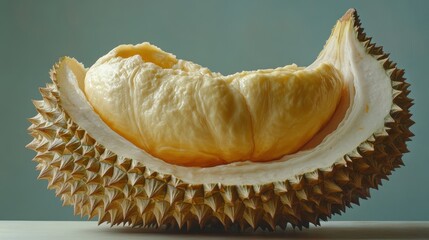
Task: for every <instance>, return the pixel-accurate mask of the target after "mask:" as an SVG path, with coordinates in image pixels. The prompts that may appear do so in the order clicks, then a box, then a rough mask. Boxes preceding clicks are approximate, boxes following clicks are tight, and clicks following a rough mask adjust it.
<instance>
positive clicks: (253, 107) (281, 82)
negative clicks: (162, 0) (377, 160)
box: [84, 43, 343, 167]
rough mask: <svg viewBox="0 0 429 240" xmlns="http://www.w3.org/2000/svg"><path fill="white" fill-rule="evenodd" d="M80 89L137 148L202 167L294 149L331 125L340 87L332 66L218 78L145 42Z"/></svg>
mask: <svg viewBox="0 0 429 240" xmlns="http://www.w3.org/2000/svg"><path fill="white" fill-rule="evenodd" d="M84 90H85V94H86V97H87V99H88V101H89V102H90V103H91V105H92V106H93V107H94V109H95V111H96V112H97V113H98V114H99V115H100V117H101V118H102V119H103V120H104V121H105V122H106V123H107V124H108V125H109V126H110V127H111V128H112V129H113V130H114V131H116V132H117V133H119V134H120V135H122V136H124V137H125V138H127V139H128V140H129V141H131V142H132V143H134V144H135V145H136V146H138V147H140V148H142V149H143V150H145V151H147V152H148V153H150V154H151V155H153V156H155V157H158V158H160V159H162V160H164V161H166V162H168V163H172V164H176V165H182V166H199V167H207V166H216V165H221V164H226V163H231V162H238V161H246V160H250V161H255V162H256V161H271V160H274V159H278V158H280V157H282V156H284V155H287V154H291V153H294V152H296V151H298V150H299V149H300V148H301V147H302V146H304V145H305V144H306V143H307V142H309V141H310V140H311V139H312V137H313V136H314V135H315V134H316V133H317V132H319V131H320V130H321V129H322V128H323V127H324V126H325V125H326V124H327V123H328V122H329V120H330V118H331V116H332V115H333V113H334V112H335V109H336V107H337V105H338V103H339V102H340V99H341V95H342V92H343V82H342V75H341V73H340V72H339V71H338V70H336V68H335V67H333V66H332V65H330V64H321V65H320V66H319V67H317V68H315V69H313V70H306V69H304V68H300V67H297V66H296V65H289V66H285V67H282V68H277V69H268V70H258V71H249V72H241V73H236V74H233V75H229V76H223V75H221V74H219V73H213V72H211V71H210V70H208V69H207V68H203V67H201V66H199V65H197V64H194V63H191V62H188V61H183V60H176V58H175V57H174V56H173V55H171V54H168V53H165V52H163V51H162V50H160V49H158V48H156V47H154V46H152V45H149V44H147V43H145V44H140V45H137V46H120V47H118V48H116V49H114V50H112V51H111V52H110V53H109V54H107V55H106V56H104V57H102V58H100V59H99V60H98V61H97V62H96V63H95V64H94V65H93V66H92V67H91V68H90V69H89V70H88V72H87V74H86V77H85V86H84Z"/></svg>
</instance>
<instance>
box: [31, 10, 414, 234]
mask: <svg viewBox="0 0 429 240" xmlns="http://www.w3.org/2000/svg"><path fill="white" fill-rule="evenodd" d="M346 16H348V17H349V18H351V21H353V23H354V25H353V26H354V28H355V32H356V37H357V39H358V40H359V42H360V43H361V44H362V45H363V46H364V47H365V49H366V51H367V53H368V54H369V55H371V56H372V57H373V58H376V59H377V60H378V63H380V64H382V66H383V68H384V70H385V72H386V74H387V75H388V76H389V77H390V80H391V85H392V89H393V91H394V93H395V94H394V97H393V100H392V101H393V103H392V108H391V110H390V112H389V114H388V115H387V116H386V118H385V121H384V127H382V129H381V130H380V131H378V132H376V133H374V134H371V135H370V136H369V137H368V138H367V139H366V140H365V141H363V142H362V143H361V144H359V145H358V146H356V148H354V149H353V150H352V151H350V152H349V153H347V154H345V155H344V156H343V157H342V158H341V160H339V161H337V162H336V163H334V164H331V165H329V166H326V167H321V168H318V169H315V170H314V171H306V172H304V173H302V174H298V175H295V176H293V177H288V178H284V179H282V180H277V181H272V182H268V183H265V184H257V183H255V184H245V183H244V182H243V183H242V184H232V185H231V184H224V183H221V182H214V183H203V181H200V182H197V183H195V184H193V183H190V182H187V181H185V180H184V179H183V178H179V177H178V176H177V175H174V174H173V175H172V174H165V173H162V172H160V171H156V170H154V169H153V168H150V167H148V166H147V164H146V163H149V164H153V162H151V161H150V158H145V156H144V155H141V156H139V157H141V158H139V159H130V158H126V157H124V156H125V155H126V154H128V153H131V154H137V153H139V152H138V151H137V150H136V149H133V147H131V146H132V145H121V144H119V143H118V142H121V141H122V142H123V144H125V143H126V140H125V139H121V137H120V136H119V135H118V136H115V135H110V133H109V131H112V130H111V129H109V128H108V127H107V126H106V127H107V128H105V129H104V128H103V126H101V129H102V130H105V132H104V133H103V134H100V133H98V134H97V131H93V132H92V133H90V132H89V131H91V130H92V129H91V128H88V129H86V128H82V125H85V126H90V127H96V125H91V124H94V122H102V120H101V119H98V120H97V117H98V115H97V114H93V115H91V114H89V115H86V114H80V115H79V114H77V113H79V111H81V112H82V111H91V108H87V107H90V105H89V104H87V105H79V103H81V102H79V101H75V102H73V101H72V100H73V99H68V98H67V97H65V96H64V95H67V94H70V91H75V90H76V91H75V94H74V95H73V94H72V96H79V94H82V91H80V90H79V91H77V90H78V89H80V88H79V86H83V84H82V82H80V81H76V80H79V79H83V78H82V77H81V76H82V75H83V76H84V74H85V69H84V68H83V66H82V65H80V64H79V63H78V62H77V61H75V60H74V59H69V58H65V59H62V60H61V61H60V63H59V64H58V65H55V66H54V69H53V70H52V72H51V78H52V80H53V84H48V85H47V86H46V87H45V88H41V89H40V93H41V94H42V97H43V99H42V100H39V101H34V105H35V107H36V110H37V112H38V114H37V116H35V117H33V118H30V119H29V121H30V122H31V126H30V128H29V132H30V134H31V136H32V137H33V138H34V139H33V141H32V142H31V143H30V144H28V145H27V147H28V148H30V149H33V150H35V151H36V153H37V155H36V156H35V157H34V161H36V162H37V163H38V165H37V169H38V170H39V171H40V175H39V178H40V179H46V180H47V181H48V188H49V189H53V190H55V191H56V194H57V195H58V196H60V197H61V199H62V200H63V202H64V204H65V205H72V206H74V209H75V214H79V215H82V216H88V217H89V218H93V217H97V218H98V221H99V223H103V222H108V223H110V224H112V225H118V224H129V225H132V226H137V227H138V226H141V227H153V226H158V227H159V226H170V227H174V226H176V227H178V228H181V229H183V228H187V229H190V228H194V227H198V228H205V227H221V226H223V227H224V228H226V229H228V228H240V229H243V230H244V229H247V228H252V229H256V228H262V229H271V230H274V229H275V228H276V227H280V228H282V229H285V228H286V226H287V225H289V226H292V227H298V228H302V227H308V226H309V224H316V225H318V224H319V223H320V220H327V219H329V218H330V217H331V215H332V214H336V213H341V212H343V211H345V208H346V207H349V206H350V205H351V204H352V203H353V204H359V200H360V198H364V199H366V198H368V197H369V189H370V188H378V186H379V185H380V183H381V180H382V179H387V177H388V175H390V174H391V172H392V171H393V170H394V169H396V168H398V167H400V166H401V165H402V160H401V158H402V155H403V154H404V153H406V152H408V150H407V146H406V142H407V141H409V140H410V137H412V136H413V134H412V133H411V132H410V130H409V128H410V126H411V125H412V124H413V123H414V122H413V121H412V120H411V119H410V118H411V113H410V112H409V108H410V107H411V106H412V100H411V99H409V98H408V97H407V95H408V94H409V92H410V91H409V90H408V88H409V83H407V82H406V81H405V78H404V77H403V76H404V71H403V70H401V69H397V68H396V64H394V63H392V62H391V61H390V60H389V59H388V55H387V54H385V53H383V51H382V49H381V47H377V46H375V44H373V43H371V41H370V38H368V37H366V35H365V33H363V30H362V28H360V22H359V19H358V16H357V13H356V12H355V11H354V10H350V11H349V12H348V13H347V14H346ZM66 66H67V67H66ZM60 78H61V81H62V83H61V84H59V81H60ZM72 80H73V81H72ZM73 84H74V85H73ZM71 87H73V88H71ZM82 97H84V96H82ZM96 130H100V129H96ZM112 132H113V131H112ZM93 133H95V134H93ZM113 133H114V132H113ZM94 135H97V137H96V138H93V136H94ZM112 136H115V138H116V139H115V142H116V145H112V146H113V148H114V149H115V151H112V150H113V149H112V148H109V149H107V148H106V146H105V144H103V143H109V141H108V140H109V139H110V138H111V137H112ZM120 145H121V146H120ZM124 146H126V147H127V149H126V150H123V149H122V150H121V147H124ZM118 153H120V154H118ZM142 159H143V160H144V161H142ZM143 162H144V163H143ZM159 163H161V161H159ZM255 164H256V163H255ZM266 164H267V163H264V164H258V165H260V166H262V165H266ZM154 166H155V165H154ZM163 166H164V167H165V166H167V165H166V164H164V165H163ZM230 166H231V167H232V164H231V165H230ZM234 168H236V167H234ZM186 169H188V170H191V169H192V168H186ZM283 170H284V171H288V170H289V169H286V168H285V169H283ZM266 175H269V173H267V174H266ZM200 180H203V177H202V178H200Z"/></svg>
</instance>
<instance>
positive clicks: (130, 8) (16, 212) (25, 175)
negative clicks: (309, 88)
mask: <svg viewBox="0 0 429 240" xmlns="http://www.w3.org/2000/svg"><path fill="white" fill-rule="evenodd" d="M351 7H354V8H356V9H357V10H358V13H359V15H360V17H361V21H362V24H363V27H364V28H365V30H366V32H367V34H368V35H369V36H372V37H373V40H374V41H375V42H376V43H378V44H379V45H382V46H384V50H385V51H387V52H390V53H391V55H390V56H391V59H392V60H393V61H395V62H398V66H399V67H400V68H404V69H405V70H406V77H407V78H408V79H409V82H410V83H411V84H412V85H411V91H412V92H411V97H412V98H414V99H415V106H413V108H412V112H413V114H414V117H413V120H414V121H415V122H416V124H415V125H414V126H413V127H412V130H413V132H414V133H415V134H416V136H415V137H413V141H412V142H411V143H410V144H409V149H410V151H411V152H410V153H408V154H406V155H405V157H404V161H405V167H402V168H400V169H398V170H396V171H395V172H394V173H393V175H392V176H391V177H390V181H383V186H382V187H380V189H379V190H371V195H372V197H371V198H370V199H369V200H364V201H361V205H360V206H353V208H351V209H348V210H347V212H346V213H345V214H343V215H341V216H338V215H337V216H334V218H333V219H335V220H429V207H428V199H429V187H428V183H429V181H428V177H429V174H428V172H427V171H428V170H429V141H428V140H427V139H426V138H427V137H429V128H428V123H429V107H428V105H429V77H428V75H429V74H428V71H429V67H428V64H429V62H428V57H429V51H428V44H429V14H428V13H427V12H428V10H429V1H423V0H422V1H392V0H388V1H229V0H221V1H198V0H195V1H188V0H186V1H160V0H157V1H130V0H126V1H110V0H109V1H108V0H92V1H83V0H80V1H58V0H52V1H5V0H2V1H0V81H1V85H0V106H1V107H0V153H1V155H0V163H1V164H0V220H1V219H3V220H6V219H8V220H78V219H81V218H80V217H79V216H73V209H72V207H70V206H66V207H62V206H61V205H62V203H61V200H60V199H59V198H57V197H55V193H54V192H53V191H51V190H47V189H46V186H47V182H46V181H42V180H36V178H37V175H38V172H37V171H36V170H35V166H36V163H34V162H32V161H31V159H32V158H33V156H34V155H35V153H34V152H32V151H30V150H27V149H25V148H24V146H25V145H26V144H27V143H28V142H30V141H31V138H30V137H29V136H28V134H27V130H26V129H27V127H28V126H29V122H28V121H27V118H29V117H32V116H34V115H35V114H36V112H35V109H34V107H33V105H32V103H31V99H40V98H41V96H40V94H39V92H38V87H42V86H44V85H45V83H47V82H49V81H50V80H49V75H48V71H49V70H50V68H51V66H52V65H53V64H54V63H55V62H56V61H57V60H58V59H59V58H60V57H61V56H64V55H68V56H73V57H75V58H77V59H78V60H79V61H81V62H83V63H84V64H85V66H90V65H91V64H92V63H94V62H95V61H96V60H97V59H98V58H99V57H100V56H102V55H103V54H105V53H107V52H108V51H109V50H111V49H112V48H113V47H115V46H116V45H118V44H122V43H132V44H136V43H140V42H144V41H148V42H151V43H153V44H155V45H157V46H159V47H161V48H162V49H164V50H166V51H168V52H172V53H174V54H175V55H176V56H177V57H178V58H182V59H187V60H191V61H193V62H196V63H199V64H201V65H203V66H206V67H208V68H210V69H211V70H213V71H216V72H221V73H223V74H230V73H234V72H237V71H242V70H252V69H259V68H273V67H279V66H284V65H287V64H291V63H296V64H298V65H301V66H306V65H308V64H310V63H311V62H312V61H313V60H314V59H315V57H316V56H317V55H318V53H319V51H320V50H321V49H322V47H323V45H324V43H325V41H326V40H327V38H328V36H329V35H330V31H331V28H332V27H333V26H334V24H335V22H336V20H337V19H338V18H339V17H341V16H342V15H343V14H344V13H345V11H346V10H347V9H349V8H351Z"/></svg>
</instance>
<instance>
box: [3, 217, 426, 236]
mask: <svg viewBox="0 0 429 240" xmlns="http://www.w3.org/2000/svg"><path fill="white" fill-rule="evenodd" d="M0 239H1V240H3V239H5V240H18V239H19V240H21V239H31V240H38V239H43V240H48V239H61V240H69V239H70V240H71V239H73V240H74V239H78V240H86V239H102V240H113V239H127V240H128V239H131V240H132V239H140V240H141V239H154V240H157V239H158V240H160V239H210V240H214V239H222V240H228V239H246V240H247V239H288V240H293V239H429V221H428V222H333V221H331V222H324V223H322V225H321V226H319V227H314V226H313V227H310V228H309V229H303V230H302V231H300V230H298V229H296V230H294V229H292V228H289V229H287V230H286V231H282V230H279V231H275V232H267V231H256V232H253V231H246V232H237V231H234V232H225V231H218V232H216V231H213V230H210V231H196V232H195V231H194V232H185V231H182V232H179V231H173V230H159V229H140V228H131V227H126V226H125V227H124V226H115V227H110V226H109V225H104V224H102V225H100V226H97V222H94V221H89V222H77V221H76V222H70V221H0Z"/></svg>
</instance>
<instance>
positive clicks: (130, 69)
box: [27, 9, 413, 230]
mask: <svg viewBox="0 0 429 240" xmlns="http://www.w3.org/2000/svg"><path fill="white" fill-rule="evenodd" d="M403 75H404V71H403V70H401V69H398V68H396V64H395V63H393V62H392V61H390V60H389V59H388V54H385V53H384V52H383V50H382V47H378V46H376V45H375V44H373V43H371V38H369V37H367V36H366V34H365V33H364V32H363V28H361V26H360V21H359V18H358V15H357V13H356V11H355V10H354V9H350V10H349V11H347V12H346V14H345V15H344V16H343V17H342V18H341V19H339V20H338V22H337V24H336V25H335V27H334V28H333V30H332V33H331V36H330V37H329V39H328V40H327V42H326V44H325V47H324V49H323V50H322V52H321V53H320V54H319V56H318V57H317V59H316V60H315V61H314V62H313V63H312V64H311V65H309V66H308V67H305V68H304V67H297V66H296V65H290V66H286V67H282V68H277V69H266V70H258V71H249V72H241V73H237V74H233V75H229V76H222V75H221V74H219V73H213V72H211V71H210V70H208V69H207V68H203V67H201V66H199V65H197V64H194V63H191V62H188V61H183V60H177V59H176V57H175V56H173V55H172V54H169V53H166V52H164V51H162V50H161V49H159V48H157V47H155V46H153V45H150V44H148V43H143V44H140V45H136V46H131V45H122V46H119V47H117V48H115V49H114V50H112V51H111V52H110V53H108V54H107V55H105V56H104V57H102V58H100V59H99V60H98V61H97V62H96V63H95V64H94V66H92V67H91V68H89V69H86V68H85V67H84V66H83V65H82V64H80V63H79V62H78V61H77V60H75V59H73V58H69V57H64V58H62V59H60V61H59V62H58V63H57V64H56V65H55V66H54V67H53V69H52V71H51V79H52V83H49V84H47V85H46V87H44V88H40V93H41V94H42V97H43V99H42V100H39V101H34V105H35V107H36V110H37V112H38V114H37V115H36V116H35V117H33V118H30V119H29V121H30V122H31V126H30V128H29V132H30V134H31V136H32V137H34V139H33V141H32V142H31V143H30V144H28V145H27V147H28V148H30V149H33V150H35V151H36V153H37V154H36V156H35V157H34V160H35V161H36V162H37V163H38V165H37V169H38V170H39V171H40V175H39V178H40V179H46V180H48V188H49V189H54V190H55V191H56V194H57V195H58V196H59V197H61V199H62V200H63V202H64V204H65V205H73V207H74V211H75V214H80V215H82V216H88V217H89V218H94V217H98V221H99V223H104V222H108V223H110V224H112V225H117V224H122V223H123V224H129V225H132V226H141V227H150V226H156V227H160V226H171V227H177V228H180V229H182V228H188V229H189V228H193V227H200V228H206V227H223V228H225V229H228V228H231V227H239V228H241V229H247V228H252V229H256V228H262V229H270V230H274V229H275V228H276V227H280V228H283V229H284V228H286V226H287V225H291V226H293V227H298V228H302V227H308V226H309V224H315V225H318V224H320V220H327V219H328V218H330V217H331V216H332V214H336V213H341V212H343V211H345V208H346V207H350V206H351V204H359V200H360V199H361V198H364V199H366V198H368V197H369V195H370V194H369V193H370V192H369V190H370V189H371V188H378V185H380V183H381V180H382V179H387V176H388V175H390V174H391V172H392V171H393V170H394V169H395V168H398V167H399V166H401V165H403V162H402V160H401V158H402V156H403V154H404V153H406V152H407V151H408V150H407V146H406V142H407V141H409V140H410V137H412V136H413V134H412V133H411V132H410V130H409V127H410V126H411V125H412V124H413V121H412V120H411V113H410V111H409V109H410V107H411V106H412V100H411V99H410V98H408V94H409V92H410V91H409V90H408V87H409V84H408V83H407V82H406V81H405V78H404V77H403Z"/></svg>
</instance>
